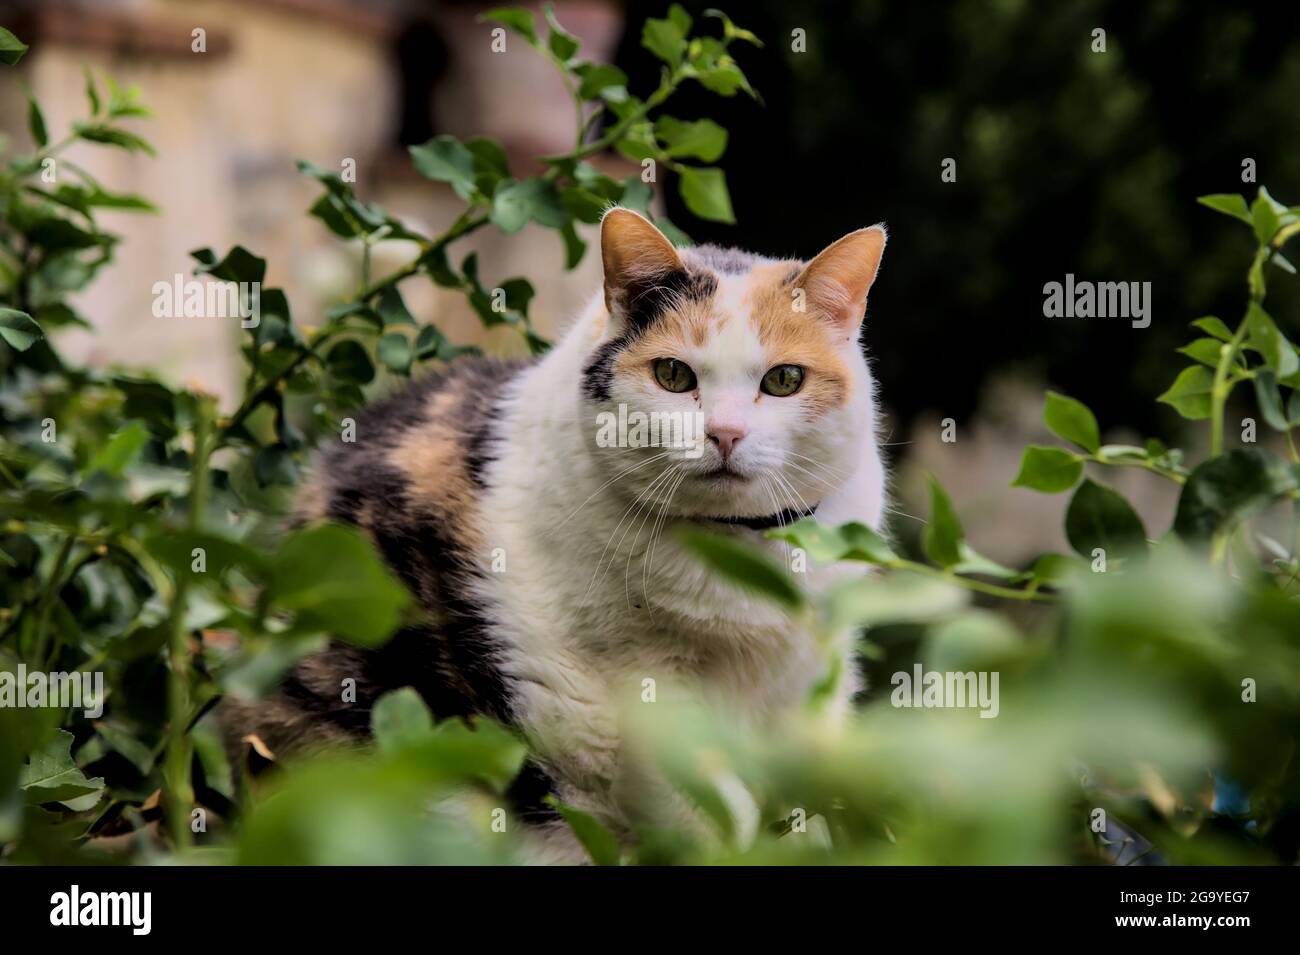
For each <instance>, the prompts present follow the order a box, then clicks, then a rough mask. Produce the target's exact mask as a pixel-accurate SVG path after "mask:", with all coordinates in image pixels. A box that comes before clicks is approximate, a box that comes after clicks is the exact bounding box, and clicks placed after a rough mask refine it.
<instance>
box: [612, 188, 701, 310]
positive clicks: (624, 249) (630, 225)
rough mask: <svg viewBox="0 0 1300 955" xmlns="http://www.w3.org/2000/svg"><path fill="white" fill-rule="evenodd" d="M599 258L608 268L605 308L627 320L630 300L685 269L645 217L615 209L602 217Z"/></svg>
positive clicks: (660, 234)
mask: <svg viewBox="0 0 1300 955" xmlns="http://www.w3.org/2000/svg"><path fill="white" fill-rule="evenodd" d="M600 260H601V263H602V264H603V265H604V267H605V307H606V308H607V309H609V314H610V316H611V317H613V318H614V319H615V320H622V319H626V317H627V315H626V313H627V312H628V310H629V308H630V303H631V301H632V300H633V299H635V297H636V296H637V295H638V294H640V293H641V292H642V291H644V290H645V289H647V288H652V287H654V286H655V285H657V284H660V280H661V279H662V278H664V277H665V276H667V275H670V274H672V273H674V272H681V271H684V270H685V266H684V265H683V264H682V259H681V256H679V255H678V254H677V250H676V249H675V248H673V244H672V243H671V242H669V241H668V237H667V236H665V235H664V234H663V233H662V232H660V231H659V230H658V229H656V228H655V226H654V223H652V222H651V221H650V220H649V219H647V218H646V217H645V216H643V215H640V214H638V213H636V212H633V211H632V210H631V209H623V208H617V207H616V208H613V209H610V210H609V212H607V213H605V217H604V218H603V219H601V220H600Z"/></svg>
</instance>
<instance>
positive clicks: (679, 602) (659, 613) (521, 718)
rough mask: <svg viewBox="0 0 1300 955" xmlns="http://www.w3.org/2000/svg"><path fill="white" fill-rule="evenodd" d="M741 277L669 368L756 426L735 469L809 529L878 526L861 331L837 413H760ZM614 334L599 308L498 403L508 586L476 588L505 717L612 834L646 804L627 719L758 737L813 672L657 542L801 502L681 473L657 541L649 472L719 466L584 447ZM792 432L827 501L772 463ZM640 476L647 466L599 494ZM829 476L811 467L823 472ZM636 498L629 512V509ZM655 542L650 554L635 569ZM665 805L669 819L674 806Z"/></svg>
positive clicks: (497, 529) (790, 401) (673, 545)
mask: <svg viewBox="0 0 1300 955" xmlns="http://www.w3.org/2000/svg"><path fill="white" fill-rule="evenodd" d="M743 281H744V277H733V276H725V275H724V276H720V277H719V286H720V287H719V292H718V298H717V301H718V302H719V303H720V308H719V311H720V313H721V314H720V316H719V317H720V319H725V320H722V321H720V322H719V324H718V326H717V328H716V329H715V332H714V335H713V337H712V338H711V339H710V340H708V341H707V342H706V343H705V344H704V345H703V346H702V347H701V348H699V349H698V350H697V352H696V353H695V354H692V355H685V356H680V357H682V358H683V359H684V360H686V361H688V362H689V363H690V364H691V365H692V367H693V368H694V369H695V370H696V372H697V374H698V375H699V381H700V388H699V405H698V407H699V408H700V410H702V411H704V412H705V414H706V415H712V414H714V413H715V412H716V411H718V409H719V408H722V409H723V411H725V412H726V413H728V414H739V415H742V416H747V419H746V424H747V426H748V428H749V432H750V433H749V434H748V435H747V436H746V437H745V438H744V439H743V440H742V441H741V442H740V443H739V444H738V446H737V450H736V453H735V460H736V461H737V462H738V464H739V465H742V466H754V467H771V468H775V469H778V470H780V471H781V472H782V473H783V474H784V476H785V478H786V480H787V481H788V482H789V484H790V485H791V486H792V488H793V489H794V491H795V493H796V494H797V495H801V496H802V497H803V498H804V499H805V500H806V502H807V503H809V504H811V503H813V502H818V510H817V517H818V519H819V520H821V521H823V522H826V523H831V524H838V523H841V522H844V521H849V520H856V521H862V522H864V523H867V524H869V525H872V526H879V523H880V518H881V513H882V510H883V507H884V497H885V476H884V470H883V466H882V463H881V457H880V452H879V448H878V443H877V437H876V425H877V417H876V407H875V400H874V395H873V384H872V380H871V376H870V372H869V369H868V366H867V363H866V361H865V359H864V358H863V357H862V354H861V350H860V347H859V345H858V342H857V335H856V334H854V335H851V336H848V340H846V341H845V342H844V344H843V346H842V347H843V348H844V355H845V359H846V363H847V364H848V366H849V367H850V368H851V370H852V376H853V378H854V381H853V382H852V385H851V394H852V396H853V397H852V399H851V401H850V403H849V405H848V407H845V408H841V409H837V410H835V411H832V412H830V413H829V414H828V416H827V418H826V419H825V420H822V421H821V422H819V423H818V424H817V425H816V426H815V427H809V426H807V425H801V424H800V423H799V422H798V421H797V420H796V417H795V416H796V415H797V410H798V404H797V401H796V398H797V396H795V397H791V398H786V399H773V398H771V397H768V398H767V399H765V400H764V401H762V402H759V403H757V404H756V403H755V402H754V400H753V399H754V397H755V395H757V389H758V382H759V379H760V378H761V376H762V374H763V373H764V371H766V365H765V362H766V361H767V360H768V359H767V358H766V357H765V356H764V355H763V353H762V352H763V349H762V346H761V345H760V343H759V341H758V338H757V335H756V333H755V330H754V327H753V325H752V324H751V322H750V319H749V316H748V315H746V314H745V313H744V309H743V307H742V305H741V301H742V299H741V288H742V282H743ZM796 317H797V318H801V319H804V320H808V321H813V320H815V319H813V318H812V317H810V316H792V320H795V318H796ZM609 324H610V323H609V317H608V315H607V313H606V311H605V307H604V304H603V301H602V300H600V299H596V300H594V301H593V302H592V303H591V304H590V305H589V306H588V308H587V309H586V310H585V311H584V312H583V314H582V315H581V316H580V317H579V319H578V321H577V322H576V323H575V324H574V325H573V327H572V328H571V329H570V330H569V331H568V333H567V335H566V336H565V337H564V338H563V340H562V341H561V342H560V343H559V344H558V345H557V346H556V347H555V348H554V349H553V350H552V351H551V352H550V353H549V354H548V355H547V356H546V357H545V358H544V359H543V360H542V361H541V362H540V363H539V364H538V365H536V366H534V367H533V368H531V369H529V370H528V371H527V372H526V373H524V374H523V375H522V376H521V377H520V378H519V379H517V380H516V381H515V382H514V383H513V384H512V386H511V388H510V390H509V392H508V394H507V396H506V397H505V399H504V402H503V408H502V412H501V415H500V420H501V421H502V430H501V432H500V434H499V435H498V439H499V440H498V442H497V449H498V456H497V458H496V460H495V461H494V462H493V464H492V465H491V467H490V470H489V472H488V475H487V483H488V485H489V487H490V488H491V490H490V491H489V492H488V494H487V497H486V499H485V501H484V502H483V507H482V514H483V515H485V516H484V520H485V522H486V526H485V543H486V546H487V548H488V549H489V551H492V550H493V549H495V548H502V549H503V550H504V554H505V560H506V564H505V571H504V573H499V574H487V575H485V579H484V581H483V583H482V584H481V588H482V592H481V593H480V594H478V596H479V597H480V599H481V600H482V601H483V604H484V606H485V607H486V608H487V612H488V615H489V617H490V618H491V619H492V620H493V622H494V624H495V631H496V633H497V634H498V635H499V636H500V638H501V639H502V640H503V641H504V642H505V644H506V649H505V651H504V652H503V654H502V659H501V660H500V663H501V665H502V667H503V669H504V670H505V672H506V673H508V674H509V675H510V676H511V677H514V678H515V679H516V680H517V681H518V685H519V687H520V695H519V698H518V701H517V712H516V717H517V719H518V722H519V724H520V726H521V727H522V728H523V730H524V732H525V733H526V734H527V735H528V736H529V738H530V740H531V742H532V743H533V745H534V746H535V747H536V748H537V750H538V751H539V752H540V753H541V754H543V755H544V757H545V758H546V760H547V762H548V769H549V771H550V772H551V774H552V776H553V777H554V778H555V780H556V783H557V786H558V788H559V793H560V797H561V798H562V799H563V800H565V801H566V802H570V803H573V804H576V805H578V806H581V807H583V808H586V809H588V810H591V811H594V812H596V813H597V814H598V815H599V816H600V817H601V818H602V819H604V820H605V821H606V822H607V823H609V824H611V825H614V826H616V827H620V826H622V824H623V823H625V822H626V821H628V820H629V818H630V814H631V811H630V810H629V808H628V807H629V804H630V803H633V802H645V801H646V800H645V798H644V797H645V786H646V780H645V778H643V777H642V776H640V775H639V773H638V770H637V767H636V766H635V765H634V760H632V759H631V758H629V754H628V753H627V751H626V747H625V745H624V738H623V733H622V731H621V727H620V713H621V712H622V711H624V710H625V709H626V708H627V707H630V706H637V705H660V704H663V703H670V702H671V700H672V699H676V698H680V697H679V694H686V695H687V696H689V697H690V698H691V699H694V700H702V701H704V702H705V703H706V704H710V705H715V706H718V707H721V708H723V709H724V711H725V712H727V713H728V714H730V715H732V716H733V718H734V719H736V720H737V721H739V722H741V723H742V724H749V725H762V724H764V723H765V722H767V721H770V720H773V719H776V718H778V717H779V715H780V713H781V712H782V711H783V710H785V709H786V708H788V707H793V706H797V705H799V704H800V703H801V702H802V701H804V700H805V699H806V698H807V695H808V692H809V689H810V687H811V686H812V685H813V684H814V683H815V682H816V681H817V680H818V678H819V677H821V676H822V672H821V670H822V665H823V663H822V658H821V656H820V655H819V653H818V651H817V648H816V646H815V645H814V643H813V640H812V638H811V636H810V635H809V634H806V633H803V632H800V631H797V630H795V629H793V627H792V625H791V623H790V621H789V620H788V619H787V618H786V617H785V616H783V615H782V614H781V613H779V612H777V611H776V610H775V609H773V607H772V606H771V605H770V604H769V603H767V602H765V601H764V600H761V599H758V598H757V597H754V596H751V595H747V594H745V593H743V592H741V591H739V590H737V589H736V588H735V587H734V586H733V585H731V584H728V583H726V582H723V581H721V580H719V579H718V578H717V577H716V576H715V575H713V574H711V573H710V572H708V571H706V570H705V569H703V568H702V567H701V566H700V564H699V563H698V562H697V561H696V560H695V559H694V558H692V557H691V556H689V555H688V554H687V553H686V552H685V551H684V550H683V549H682V547H681V546H680V545H679V544H678V543H677V541H676V540H675V538H674V537H673V535H672V534H671V533H670V531H671V529H672V525H674V524H676V523H679V522H682V521H689V520H691V519H692V518H693V517H699V516H701V515H713V516H719V515H722V514H731V515H745V516H757V515H766V514H772V513H774V512H776V511H778V510H780V507H785V506H792V507H797V506H799V501H798V500H796V499H794V495H791V494H790V493H789V492H788V491H786V492H785V494H784V496H783V497H781V498H780V499H779V504H780V507H778V506H774V503H773V495H772V494H771V493H770V492H769V491H767V490H765V489H763V488H759V487H757V486H746V487H744V488H724V489H721V490H718V489H714V488H712V487H711V486H706V485H707V483H708V482H705V481H702V480H698V479H694V478H690V477H686V478H684V479H683V482H682V484H681V485H680V486H679V487H678V489H677V493H676V495H675V496H674V497H673V499H672V503H671V505H670V506H668V507H667V508H666V510H665V513H664V518H663V520H664V526H663V527H661V528H659V530H660V531H661V533H658V534H655V533H654V531H655V529H656V522H657V521H658V520H659V514H660V505H662V502H663V500H664V496H663V495H661V494H655V493H654V490H653V488H652V482H653V480H654V478H655V477H656V476H658V475H661V474H663V473H664V471H663V469H664V468H665V467H667V466H668V465H669V464H680V465H681V466H682V467H688V466H689V467H690V468H694V469H698V470H700V471H705V470H709V469H713V468H716V467H717V466H718V464H719V461H720V458H719V457H718V455H717V451H716V449H714V448H712V447H708V446H707V442H706V443H705V444H706V448H705V453H704V454H703V456H702V457H700V458H699V459H697V460H695V461H683V460H682V459H681V457H680V455H678V456H677V458H676V459H674V458H665V459H663V460H661V461H656V462H654V463H649V464H647V463H645V462H647V461H649V460H650V458H651V457H652V456H653V455H654V454H658V453H662V452H661V450H660V449H653V448H651V449H641V450H632V451H629V450H627V449H622V450H617V449H603V448H597V447H595V445H594V442H593V436H594V435H595V433H596V431H597V425H596V419H595V413H596V408H595V407H594V406H593V405H592V404H591V403H590V402H589V401H587V400H585V399H584V398H583V397H582V395H581V391H580V389H581V383H582V377H583V369H584V368H585V367H586V365H587V364H588V362H589V361H590V358H591V355H592V353H593V351H594V350H595V349H596V348H597V347H598V346H599V345H600V344H601V342H602V340H603V337H604V336H605V335H607V334H610V332H609V331H608V328H609ZM633 377H635V376H621V378H633ZM614 391H615V394H614V396H613V399H612V401H613V403H615V404H616V403H617V402H618V401H619V400H625V401H628V402H629V404H631V403H633V402H640V403H641V404H640V406H641V407H645V405H646V403H651V404H652V406H653V407H656V408H658V409H660V410H671V409H675V408H677V407H679V406H680V407H686V406H688V405H690V406H692V407H694V406H695V405H694V401H695V399H694V398H692V396H691V395H690V394H689V393H687V394H671V393H668V392H666V391H664V390H663V389H662V388H658V387H657V386H656V385H655V383H654V382H653V380H652V379H651V378H650V376H645V381H639V380H638V381H625V380H617V381H616V383H615V385H614ZM801 427H802V428H803V430H804V433H803V434H802V435H801V436H800V435H799V433H798V432H799V429H800V428H801ZM787 438H788V439H789V440H792V441H798V442H800V444H799V445H798V446H797V447H795V448H794V450H796V451H799V453H802V454H806V455H808V456H810V457H813V458H815V459H816V460H818V461H822V462H825V463H827V464H828V465H830V467H831V468H833V469H835V470H834V474H835V475H836V476H837V477H836V479H835V480H834V481H833V482H830V483H831V489H829V490H828V489H827V482H825V481H822V482H819V481H817V480H814V478H813V477H811V476H810V475H809V474H807V473H804V472H801V471H800V470H799V469H798V468H796V467H791V466H789V465H788V462H789V461H790V460H795V461H796V462H797V463H798V464H801V465H803V466H805V467H807V468H812V465H810V464H809V462H807V461H806V460H804V461H800V460H798V459H791V458H789V457H788V456H787V455H786V448H785V446H784V444H783V442H784V440H785V439H787ZM638 463H641V464H643V466H642V467H640V468H639V469H638V470H636V471H634V472H632V473H630V474H626V475H624V476H623V477H622V478H621V479H619V480H616V481H614V482H613V483H608V482H610V479H611V478H614V477H615V476H616V475H618V474H619V473H620V472H622V471H624V470H625V469H627V468H630V467H632V466H633V465H635V464H638ZM814 470H815V469H814ZM830 473H831V472H827V471H823V472H821V475H822V478H823V479H825V478H826V477H827V476H828V475H829V474H830ZM751 483H752V484H754V485H757V483H758V482H751ZM671 486H672V485H671V483H669V482H667V481H663V482H661V484H660V485H659V487H660V488H661V489H663V490H666V489H668V488H670V487H671ZM647 489H651V490H650V492H649V494H648V495H647V496H646V497H645V498H644V500H643V504H644V506H643V507H642V508H641V509H640V510H638V509H637V507H635V506H634V505H633V502H634V500H635V499H636V498H637V496H638V495H643V494H647ZM652 505H653V506H652ZM724 508H725V510H724ZM631 515H635V518H634V519H633V517H632V516H631ZM624 517H627V518H628V519H627V520H623V521H622V525H621V528H620V521H621V520H622V519H623V518H624ZM697 526H700V525H698V523H697ZM708 526H709V527H710V528H711V529H714V530H717V531H718V532H720V533H734V534H738V535H741V536H744V537H745V538H746V539H748V540H749V541H751V542H753V543H754V544H755V545H758V546H765V547H767V548H769V549H770V550H771V552H772V553H773V554H774V555H775V556H776V557H777V558H778V559H781V560H784V559H786V555H787V553H788V549H787V548H786V547H785V545H782V544H778V543H776V542H773V541H766V540H765V539H764V538H763V536H762V534H761V532H759V531H755V530H750V529H746V528H729V527H725V526H723V525H720V524H717V523H713V524H710V525H708ZM652 537H654V538H655V539H656V540H657V543H656V544H655V546H654V548H653V562H652V564H651V565H650V566H649V567H647V563H648V562H649V560H650V553H651V547H650V542H651V539H652ZM602 555H603V562H602ZM487 562H488V558H487V557H486V555H485V558H484V563H485V564H486V563H487ZM826 575H827V573H826V571H825V570H817V569H816V568H813V567H810V568H809V574H808V576H807V578H805V579H804V580H802V581H801V582H802V583H804V584H805V585H806V586H809V587H813V588H816V587H817V586H818V585H819V584H822V583H824V580H825V578H826ZM646 679H653V680H654V681H655V684H656V692H657V697H658V701H659V703H657V704H645V703H641V702H640V701H641V694H642V691H643V681H644V680H646ZM852 690H853V687H852V685H851V684H848V683H846V685H845V687H844V692H843V694H842V699H841V700H840V701H839V705H840V706H841V707H843V708H847V700H848V696H849V694H851V692H852ZM638 796H639V797H641V798H639V799H638V798H635V797H638ZM659 796H662V797H663V798H662V802H661V804H662V805H663V806H668V807H670V808H669V811H673V808H672V807H673V806H674V805H675V803H676V802H678V801H680V797H676V796H673V795H665V794H663V793H659V794H658V796H657V797H656V798H658V797H659ZM677 808H680V806H678V807H677Z"/></svg>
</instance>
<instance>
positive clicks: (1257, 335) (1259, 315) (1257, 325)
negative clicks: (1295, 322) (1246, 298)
mask: <svg viewBox="0 0 1300 955" xmlns="http://www.w3.org/2000/svg"><path fill="white" fill-rule="evenodd" d="M1246 328H1247V329H1248V330H1249V332H1250V345H1251V347H1252V348H1254V349H1255V350H1256V351H1258V352H1259V353H1260V354H1261V355H1262V356H1263V357H1264V361H1265V362H1266V363H1267V364H1268V367H1270V368H1272V369H1273V370H1274V371H1275V372H1277V376H1278V378H1287V377H1289V376H1291V375H1294V374H1295V373H1296V372H1297V371H1300V356H1297V355H1296V350H1295V346H1294V345H1293V344H1291V342H1290V341H1288V340H1287V337H1286V336H1285V335H1283V334H1282V332H1281V331H1279V330H1278V327H1277V325H1276V324H1275V323H1274V322H1273V319H1272V318H1271V317H1270V316H1269V314H1268V312H1266V311H1264V309H1262V308H1260V307H1259V305H1258V304H1256V303H1255V302H1251V303H1250V307H1249V308H1247V309H1246Z"/></svg>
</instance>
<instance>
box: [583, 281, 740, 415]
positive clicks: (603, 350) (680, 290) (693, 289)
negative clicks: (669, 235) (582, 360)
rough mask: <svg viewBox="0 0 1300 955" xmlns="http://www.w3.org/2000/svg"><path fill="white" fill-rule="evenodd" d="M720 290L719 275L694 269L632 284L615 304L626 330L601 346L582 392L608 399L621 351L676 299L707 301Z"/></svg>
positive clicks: (586, 371) (585, 375) (595, 398)
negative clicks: (615, 361) (616, 360)
mask: <svg viewBox="0 0 1300 955" xmlns="http://www.w3.org/2000/svg"><path fill="white" fill-rule="evenodd" d="M717 291H718V277H717V276H716V275H714V274H713V273H712V272H707V271H704V270H701V269H693V268H687V269H685V270H680V269H679V270H677V271H675V272H665V273H663V274H661V275H658V276H656V277H654V278H653V279H646V280H644V281H637V282H633V283H631V284H630V285H628V286H627V287H626V288H625V289H623V290H622V291H621V292H620V293H619V295H618V296H617V301H616V302H615V303H614V307H615V309H616V310H617V311H618V313H619V315H618V321H620V322H621V323H622V324H623V327H624V332H623V334H622V335H620V336H619V337H617V338H612V339H610V340H609V341H607V342H605V343H604V344H603V345H601V346H600V348H598V349H597V350H596V354H595V355H594V356H593V357H592V359H591V361H589V362H588V363H587V367H586V368H584V369H583V372H582V393H583V394H584V395H586V396H587V397H588V398H590V399H591V400H592V401H608V400H609V394H610V392H609V386H610V384H611V383H612V382H613V380H614V359H615V358H617V357H618V353H619V352H621V351H623V349H625V348H627V347H628V346H629V345H630V344H632V342H634V341H636V340H637V339H638V338H639V337H640V336H642V335H644V334H645V332H646V331H647V330H648V329H649V328H650V327H651V326H652V325H654V323H655V322H656V321H657V320H658V319H659V318H660V317H661V316H662V315H663V314H664V313H665V312H666V311H668V309H669V308H670V307H671V306H672V304H673V303H674V302H676V301H681V300H686V301H694V302H707V301H708V300H709V299H711V298H712V297H713V296H714V295H715V294H716V293H717Z"/></svg>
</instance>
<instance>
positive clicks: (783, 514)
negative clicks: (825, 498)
mask: <svg viewBox="0 0 1300 955" xmlns="http://www.w3.org/2000/svg"><path fill="white" fill-rule="evenodd" d="M816 513H817V505H816V504H814V505H813V506H812V507H809V508H803V509H795V508H791V507H787V508H785V509H784V510H780V511H777V512H776V513H775V514H768V515H766V516H765V517H706V518H704V520H706V521H713V522H716V523H718V524H732V525H734V526H736V527H748V528H750V529H751V530H756V531H765V530H767V529H768V528H769V527H781V526H783V525H786V524H793V523H794V522H795V521H797V520H799V519H800V518H804V517H812V516H813V515H814V514H816Z"/></svg>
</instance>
